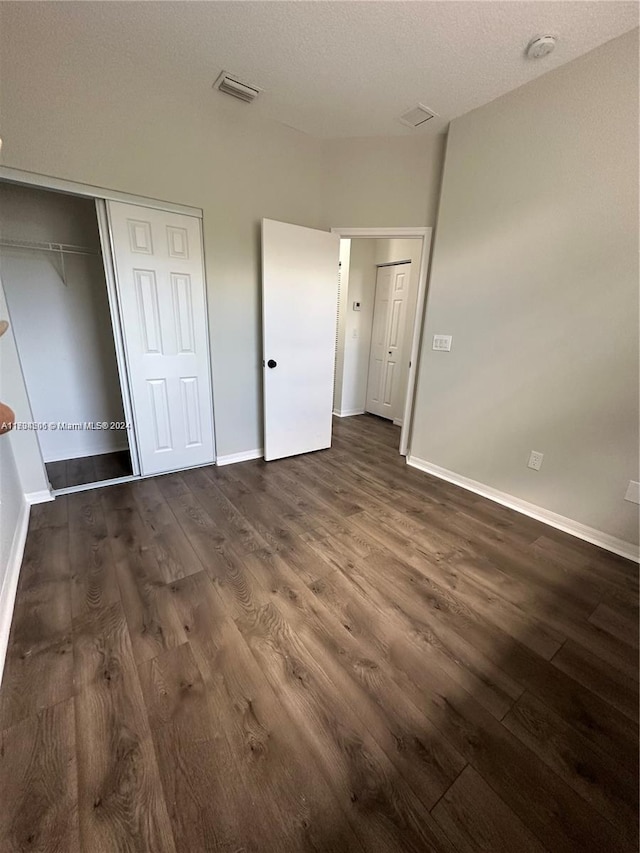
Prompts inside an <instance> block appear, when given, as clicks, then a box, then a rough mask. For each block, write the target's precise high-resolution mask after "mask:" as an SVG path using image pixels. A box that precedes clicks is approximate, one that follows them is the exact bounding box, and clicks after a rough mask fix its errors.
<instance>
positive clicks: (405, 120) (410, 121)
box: [400, 104, 436, 127]
mask: <svg viewBox="0 0 640 853" xmlns="http://www.w3.org/2000/svg"><path fill="white" fill-rule="evenodd" d="M435 115H436V113H434V112H433V111H432V110H430V109H429V107H425V105H424V104H418V106H417V107H414V108H413V109H412V110H408V111H407V112H406V113H404V115H401V116H400V121H401V122H402V124H405V125H406V126H407V127H421V126H422V125H423V124H425V123H426V122H428V121H429V119H431V118H433V117H434V116H435Z"/></svg>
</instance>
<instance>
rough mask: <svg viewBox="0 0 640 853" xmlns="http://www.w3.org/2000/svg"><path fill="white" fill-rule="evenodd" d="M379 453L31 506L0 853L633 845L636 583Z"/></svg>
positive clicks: (351, 436)
mask: <svg viewBox="0 0 640 853" xmlns="http://www.w3.org/2000/svg"><path fill="white" fill-rule="evenodd" d="M398 439H399V433H398V428H397V427H394V426H392V425H391V424H390V423H387V422H385V421H381V420H379V419H377V418H374V417H372V416H366V415H365V416H361V417H354V418H349V419H341V420H337V421H336V423H335V427H334V442H333V447H332V448H331V449H330V450H327V451H322V452H320V453H316V454H310V455H307V456H303V457H296V458H292V459H287V460H281V461H279V462H271V463H268V464H267V463H264V462H262V461H256V462H247V463H243V464H240V465H234V466H228V467H224V468H220V469H218V468H215V467H211V468H202V469H197V470H193V471H189V472H185V473H182V474H171V475H167V476H164V477H158V478H155V479H150V480H143V481H136V482H132V483H127V484H125V485H115V486H110V487H107V488H104V489H100V490H93V491H87V492H82V493H77V494H72V495H67V496H63V497H58V498H57V499H56V501H55V502H54V503H52V504H41V505H39V506H36V507H33V510H32V517H31V523H30V528H29V535H28V539H27V546H26V553H25V559H24V564H23V569H22V574H21V578H20V584H19V589H18V596H17V601H16V608H15V613H14V618H13V624H12V629H11V637H10V645H9V651H8V658H7V663H6V668H5V676H4V681H3V684H2V689H1V690H0V803H2V807H1V808H0V850H1V851H2V853H5V851H7V853H8V851H25V850H41V851H47V852H48V853H49V852H50V853H53V851H60V853H76V851H78V853H80V852H81V853H103V851H104V853H107V851H109V853H111V851H114V853H115V851H136V853H140V852H141V851H149V853H165V851H167V853H168V852H169V851H170V853H199V851H203V853H204V851H224V853H240V851H243V853H249V851H252V853H253V851H255V853H271V851H273V852H274V853H280V851H282V853H298V851H335V853H348V851H354V853H355V851H358V852H359V853H387V852H388V853H390V851H398V853H410V851H414V853H425V851H434V853H445V851H465V853H466V851H485V853H486V851H490V853H502V852H503V851H504V853H515V852H516V851H517V853H522V851H532V853H542V851H552V853H555V851H562V853H565V851H566V853H569V851H573V853H589V851H593V852H594V853H604V852H605V851H616V853H617V851H621V853H623V852H624V851H634V850H637V849H638V757H637V756H638V567H637V566H636V565H634V564H632V563H630V562H628V561H625V560H623V559H622V558H619V557H616V556H613V555H611V554H608V553H606V552H604V551H602V550H600V549H598V548H596V547H593V546H591V545H587V544H585V543H583V542H580V541H578V540H576V539H573V538H571V537H570V536H567V535H565V534H562V533H559V532H557V531H554V530H552V529H550V528H547V527H545V526H544V525H542V524H539V523H538V522H535V521H533V520H531V519H528V518H525V517H524V516H521V515H518V514H516V513H514V512H511V511H510V510H507V509H505V508H502V507H500V506H498V505H496V504H493V503H491V502H489V501H486V500H484V499H482V498H479V497H477V496H475V495H472V494H470V493H469V492H465V491H463V490H461V489H458V488H457V487H455V486H452V485H450V484H447V483H444V482H442V481H439V480H436V479H434V478H432V477H429V476H427V475H425V474H422V473H420V472H417V471H414V470H412V469H410V468H407V467H406V465H405V464H404V462H403V460H402V459H401V458H400V457H399V456H398V454H397V446H398Z"/></svg>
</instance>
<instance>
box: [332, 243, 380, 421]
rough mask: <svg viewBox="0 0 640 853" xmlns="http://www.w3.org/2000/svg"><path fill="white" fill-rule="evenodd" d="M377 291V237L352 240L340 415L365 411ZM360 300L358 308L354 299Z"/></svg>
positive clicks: (343, 317) (343, 320)
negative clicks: (355, 308) (358, 308)
mask: <svg viewBox="0 0 640 853" xmlns="http://www.w3.org/2000/svg"><path fill="white" fill-rule="evenodd" d="M375 292H376V241H375V240H370V239H369V240H367V239H361V240H351V258H350V263H349V285H348V290H347V296H346V306H345V311H344V314H343V315H342V317H341V324H343V326H344V358H343V370H342V397H341V399H340V405H339V406H338V407H337V410H338V413H339V414H341V415H355V414H361V413H362V412H364V404H365V398H366V392H367V375H368V372H369V350H370V348H371V324H372V320H373V302H374V297H375ZM354 302H360V305H361V308H360V310H359V311H354V310H353V303H354Z"/></svg>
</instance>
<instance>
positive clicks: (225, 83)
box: [213, 71, 262, 104]
mask: <svg viewBox="0 0 640 853" xmlns="http://www.w3.org/2000/svg"><path fill="white" fill-rule="evenodd" d="M213 88H214V89H218V91H220V92H224V94H225V95H231V96H232V97H233V98H238V100H240V101H245V102H246V103H248V104H250V103H251V101H255V99H256V98H257V97H258V95H259V94H260V92H261V91H262V89H259V88H258V87H257V86H253V85H250V84H249V83H242V82H241V81H240V80H238V78H237V77H235V76H234V75H233V74H229V72H228V71H223V72H222V74H221V75H220V76H219V77H218V79H217V80H216V82H215V83H214V84H213Z"/></svg>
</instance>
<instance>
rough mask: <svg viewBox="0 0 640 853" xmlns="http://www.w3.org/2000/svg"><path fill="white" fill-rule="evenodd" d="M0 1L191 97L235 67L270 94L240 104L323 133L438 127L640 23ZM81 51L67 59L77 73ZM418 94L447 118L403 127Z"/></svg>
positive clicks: (473, 7)
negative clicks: (532, 52)
mask: <svg viewBox="0 0 640 853" xmlns="http://www.w3.org/2000/svg"><path fill="white" fill-rule="evenodd" d="M0 5H1V6H2V7H4V9H3V12H4V13H6V14H5V15H4V18H5V24H6V25H7V26H11V23H12V19H13V23H14V25H15V26H17V28H18V30H22V32H23V33H27V34H28V30H29V22H28V16H29V15H37V16H38V18H39V22H38V23H39V25H40V26H42V25H43V16H44V17H45V18H46V27H47V33H48V34H49V37H50V39H51V40H53V41H54V43H55V39H56V38H57V37H58V36H59V37H60V38H62V36H63V34H64V41H65V42H66V44H67V45H68V44H69V42H71V44H73V45H75V46H76V47H77V48H78V49H82V50H83V51H86V50H90V51H91V52H92V53H94V54H95V56H96V68H98V67H99V69H100V72H99V73H100V74H109V69H110V67H112V68H114V69H115V68H116V66H118V65H119V64H120V63H122V62H128V63H130V62H131V61H132V58H133V59H134V61H135V64H136V66H138V67H139V68H142V67H144V70H145V73H146V74H149V73H151V74H153V75H155V76H156V77H157V78H158V79H159V80H161V79H167V78H168V77H170V78H171V86H172V90H173V91H174V92H175V91H176V88H178V89H182V91H184V92H185V94H186V93H190V94H193V92H194V91H198V90H202V91H204V90H206V89H210V87H211V85H212V83H213V81H214V80H215V79H216V77H217V76H218V74H219V73H220V71H221V70H222V69H225V70H227V71H230V72H232V73H234V74H236V75H238V76H239V77H240V78H241V79H243V80H246V81H247V82H248V83H253V84H255V85H257V86H259V87H261V88H263V89H264V93H263V95H262V96H261V97H260V99H259V100H258V101H257V102H256V103H254V104H253V105H251V106H247V105H239V108H240V109H250V110H253V111H256V112H259V113H261V114H262V115H264V116H265V117H268V118H270V119H273V120H276V121H278V122H282V123H283V124H286V125H290V126H291V127H294V128H296V129H297V130H300V131H303V132H305V133H308V134H311V135H313V136H317V137H346V136H391V135H409V134H421V133H426V134H430V133H437V132H439V131H442V130H443V128H444V127H446V125H447V124H448V122H449V121H450V120H451V119H453V118H455V117H456V116H459V115H462V114H463V113H466V112H468V111H469V110H471V109H474V108H475V107H478V106H481V105H482V104H485V103H487V102H488V101H490V100H493V99H494V98H496V97H498V96H499V95H502V94H504V93H505V92H508V91H510V90H512V89H515V88H516V87H518V86H520V85H522V84H523V83H526V82H528V81H529V80H532V79H534V78H535V77H537V76H539V75H541V74H544V73H545V72H547V71H549V70H551V69H552V68H555V67H557V66H559V65H562V64H563V63H565V62H568V61H570V60H571V59H574V58H576V57H577V56H580V55H581V54H583V53H586V52H587V51H589V50H591V49H593V48H594V47H597V46H598V45H600V44H603V43H604V42H606V41H609V40H610V39H612V38H615V37H616V36H618V35H621V34H622V33H624V32H626V31H627V30H630V29H632V28H633V27H634V26H637V25H638V4H637V3H636V2H606V0H595V2H580V0H570V2H561V1H560V0H554V2H527V0H522V2H516V0H512V2H451V0H450V1H449V2H430V1H429V0H421V1H420V2H403V1H402V0H397V2H396V0H391V2H366V0H349V2H338V1H337V0H336V2H320V0H312V2H299V1H298V2H279V0H275V2H250V1H249V0H247V2H244V0H235V2H159V3H158V2H144V3H143V2H115V0H114V1H113V2H79V3H78V2H62V3H59V2H52V0H49V2H46V3H43V4H41V3H18V4H13V3H2V4H0ZM15 6H19V7H22V8H21V9H19V10H18V9H15V8H14V9H11V8H10V7H15ZM26 7H29V8H28V9H27V8H26ZM547 33H551V34H553V35H556V36H557V37H558V45H557V47H556V50H555V51H554V52H553V53H552V54H551V55H550V56H548V57H545V58H544V59H540V60H537V61H531V60H528V59H526V58H525V55H524V49H525V47H526V45H527V43H528V42H529V41H530V39H531V38H532V37H534V36H536V35H539V34H547ZM8 35H9V37H11V34H10V33H9V34H8ZM27 37H28V35H27ZM73 50H74V48H73V47H71V49H69V48H68V47H67V48H66V49H65V52H64V57H62V58H61V61H64V63H65V64H66V65H68V68H69V70H70V71H71V73H72V69H73ZM210 96H211V98H212V99H215V98H228V96H226V95H222V94H220V93H218V92H215V91H211V92H210ZM418 102H422V103H424V104H426V105H427V106H428V107H430V108H431V109H432V110H433V111H435V112H436V113H438V116H439V117H438V118H435V119H432V120H431V121H430V122H429V123H428V124H426V125H425V126H424V127H423V128H421V129H419V130H411V129H407V128H405V127H403V125H401V124H400V123H399V122H398V121H397V117H398V116H399V115H400V114H401V113H403V112H405V111H406V110H407V109H409V108H410V107H413V106H414V105H415V104H416V103H418Z"/></svg>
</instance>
